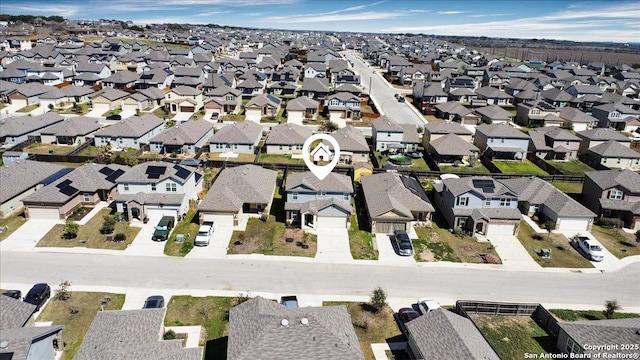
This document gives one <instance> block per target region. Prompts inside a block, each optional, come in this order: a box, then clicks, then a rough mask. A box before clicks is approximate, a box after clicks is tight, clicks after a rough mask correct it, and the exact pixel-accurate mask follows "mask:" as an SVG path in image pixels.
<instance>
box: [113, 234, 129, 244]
mask: <svg viewBox="0 0 640 360" xmlns="http://www.w3.org/2000/svg"><path fill="white" fill-rule="evenodd" d="M125 240H127V235H125V234H124V233H117V234H116V236H115V237H114V238H113V241H115V242H121V241H125Z"/></svg>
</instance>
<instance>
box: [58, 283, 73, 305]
mask: <svg viewBox="0 0 640 360" xmlns="http://www.w3.org/2000/svg"><path fill="white" fill-rule="evenodd" d="M70 288H71V283H70V282H69V281H63V282H61V283H60V285H58V288H57V289H56V294H55V299H57V300H62V301H65V300H67V299H69V298H70V297H71V289H70Z"/></svg>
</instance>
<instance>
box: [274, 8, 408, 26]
mask: <svg viewBox="0 0 640 360" xmlns="http://www.w3.org/2000/svg"><path fill="white" fill-rule="evenodd" d="M400 16H403V14H402V13H398V12H374V11H368V12H362V13H355V14H331V15H320V16H318V15H290V16H272V17H267V18H264V19H263V21H267V22H272V21H277V22H279V23H282V24H296V23H316V22H336V21H362V20H383V19H395V18H398V17H400Z"/></svg>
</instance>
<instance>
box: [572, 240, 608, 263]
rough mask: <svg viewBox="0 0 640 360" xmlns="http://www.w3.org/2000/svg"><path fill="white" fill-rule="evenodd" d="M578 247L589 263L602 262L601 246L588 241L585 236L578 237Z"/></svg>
mask: <svg viewBox="0 0 640 360" xmlns="http://www.w3.org/2000/svg"><path fill="white" fill-rule="evenodd" d="M577 240H578V246H580V249H582V251H584V253H585V255H587V258H588V259H589V260H591V261H602V260H604V252H603V251H602V245H600V243H598V242H597V241H595V240H593V239H590V238H588V237H586V236H578V239H577Z"/></svg>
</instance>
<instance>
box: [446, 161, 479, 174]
mask: <svg viewBox="0 0 640 360" xmlns="http://www.w3.org/2000/svg"><path fill="white" fill-rule="evenodd" d="M438 167H439V168H440V171H443V172H447V173H453V174H455V173H482V174H488V173H489V170H488V169H487V168H486V167H484V165H482V163H481V162H480V161H476V164H475V165H474V166H453V165H438Z"/></svg>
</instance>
